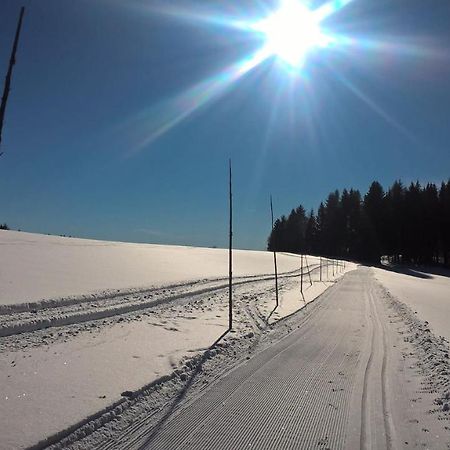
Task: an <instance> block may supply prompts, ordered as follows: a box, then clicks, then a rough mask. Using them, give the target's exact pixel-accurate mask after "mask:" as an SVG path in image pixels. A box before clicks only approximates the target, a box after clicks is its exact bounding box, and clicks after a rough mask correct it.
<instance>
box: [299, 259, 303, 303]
mask: <svg viewBox="0 0 450 450" xmlns="http://www.w3.org/2000/svg"><path fill="white" fill-rule="evenodd" d="M300 261H301V262H300V292H301V294H302V296H303V254H301V255H300Z"/></svg>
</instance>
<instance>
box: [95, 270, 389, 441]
mask: <svg viewBox="0 0 450 450" xmlns="http://www.w3.org/2000/svg"><path fill="white" fill-rule="evenodd" d="M348 276H350V277H351V274H350V275H347V277H348ZM356 277H358V275H356ZM356 282H358V279H357V278H356ZM354 283H355V279H354V278H353V279H351V278H348V279H347V281H346V279H344V280H343V281H342V282H341V283H339V284H337V285H335V286H334V287H333V288H331V289H329V290H328V291H326V293H325V294H324V295H323V296H322V297H321V300H320V303H319V304H318V305H317V307H316V308H315V310H314V314H311V315H309V316H307V317H306V319H305V320H304V321H303V322H302V323H301V326H300V328H299V329H297V330H296V331H294V332H292V333H291V334H289V335H288V336H287V337H286V338H284V339H283V340H282V341H280V342H279V343H277V344H275V345H273V346H271V347H269V348H268V349H266V350H264V351H262V352H261V353H259V354H257V355H256V356H255V357H254V358H252V359H250V360H249V361H248V362H247V363H246V364H243V365H241V366H239V367H238V368H237V369H235V370H234V371H232V372H231V373H229V374H228V375H226V376H225V377H223V378H222V379H221V380H219V381H218V382H216V383H215V384H214V385H213V386H212V387H211V388H209V389H207V390H206V391H205V392H204V393H203V395H201V397H199V398H197V399H195V400H194V401H192V402H191V403H189V404H188V405H186V406H184V407H180V408H179V409H177V410H176V411H175V412H174V413H173V414H172V415H171V417H170V418H169V419H168V420H167V422H165V423H160V424H159V426H158V425H156V426H154V424H153V423H152V422H151V421H148V423H146V421H145V420H144V421H142V422H141V423H139V424H134V425H133V426H132V427H131V428H130V429H129V430H127V432H126V433H124V434H123V435H122V436H121V437H120V438H119V439H116V440H115V441H114V442H108V443H107V444H105V445H103V446H100V447H99V448H101V449H102V450H112V449H119V448H120V449H128V450H136V449H140V450H143V449H150V448H151V449H167V448H177V449H186V448H189V449H197V448H198V449H213V448H214V449H236V448H258V449H266V448H267V449H269V448H270V449H274V448H283V449H294V448H295V449H298V448H302V449H311V448H319V449H327V448H330V449H331V448H332V449H343V448H345V441H346V424H347V420H348V412H349V403H350V398H351V396H352V392H353V385H354V383H355V375H356V373H357V370H358V367H359V362H360V357H359V355H360V349H361V347H362V345H363V337H364V336H363V335H361V334H358V333H357V331H358V330H357V328H358V327H357V326H356V327H355V325H353V326H350V325H349V324H351V323H352V322H355V323H356V322H358V319H360V318H361V317H363V308H364V305H361V306H360V308H359V309H358V308H356V309H355V308H354V302H356V301H359V302H360V298H361V292H358V290H355V289H354V288H353V285H354ZM350 285H351V286H352V288H351V289H347V287H348V286H350ZM360 285H361V290H363V289H364V288H365V286H364V284H363V283H360ZM342 291H343V292H346V293H347V292H348V293H349V294H351V295H346V296H341V297H340V298H339V304H338V305H337V304H336V301H337V299H336V298H335V296H336V294H337V293H339V292H342ZM369 301H370V299H369V298H366V300H365V302H364V304H366V303H369ZM360 303H361V302H360ZM369 306H370V305H369ZM370 307H371V308H372V306H370ZM345 319H347V320H345ZM380 326H381V324H380ZM379 337H380V338H381V335H380V336H379ZM377 356H379V355H378V354H377ZM378 359H379V358H377V360H378Z"/></svg>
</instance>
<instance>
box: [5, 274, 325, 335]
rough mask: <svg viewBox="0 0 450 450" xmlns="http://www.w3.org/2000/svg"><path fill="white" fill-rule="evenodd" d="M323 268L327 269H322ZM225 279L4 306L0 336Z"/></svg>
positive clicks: (154, 301) (210, 287) (184, 295)
mask: <svg viewBox="0 0 450 450" xmlns="http://www.w3.org/2000/svg"><path fill="white" fill-rule="evenodd" d="M323 267H326V266H323ZM318 270H319V266H318V265H311V266H310V268H309V271H308V272H304V276H308V274H310V273H313V272H317V271H318ZM299 274H300V271H299V270H295V271H291V272H285V273H281V274H279V278H280V279H283V278H290V277H298V276H299ZM273 278H274V277H273V275H271V274H263V275H256V276H247V277H235V278H234V281H233V285H234V286H240V285H244V284H250V283H258V282H261V281H267V280H271V279H273ZM227 280H228V279H227V278H225V277H223V278H216V279H212V280H195V281H192V282H189V283H183V284H178V285H171V286H164V287H160V288H149V289H142V290H130V291H128V292H120V293H118V292H113V293H108V294H106V295H99V296H95V295H92V296H83V297H78V298H66V299H60V300H59V301H58V300H48V301H44V302H42V303H32V304H19V305H11V306H4V307H3V308H2V309H1V310H0V337H6V336H12V335H16V334H20V333H27V332H33V331H38V330H42V329H45V328H50V327H60V326H64V325H71V324H76V323H82V322H87V321H91V320H101V319H105V318H108V317H113V316H118V315H121V314H126V313H130V312H135V311H140V310H145V309H148V308H152V307H155V306H157V305H160V304H165V303H170V302H172V301H175V300H183V299H186V300H189V298H191V297H193V296H196V295H200V294H205V293H208V292H215V291H220V290H223V289H227V288H228V281H227Z"/></svg>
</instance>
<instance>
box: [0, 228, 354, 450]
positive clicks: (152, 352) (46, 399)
mask: <svg viewBox="0 0 450 450" xmlns="http://www.w3.org/2000/svg"><path fill="white" fill-rule="evenodd" d="M0 251H1V253H0V304H2V303H3V304H9V305H11V304H15V303H24V302H31V301H40V300H45V299H55V300H56V303H57V304H58V299H59V298H62V297H64V296H78V295H84V294H88V293H93V294H96V293H98V292H100V293H101V294H103V293H104V292H105V290H106V291H110V290H117V289H133V288H139V287H151V286H163V288H162V289H160V290H158V291H156V293H155V294H153V295H154V296H155V297H156V298H158V296H163V297H164V296H166V295H167V298H168V300H167V301H164V302H162V303H160V304H158V305H156V306H147V305H146V304H145V301H146V300H148V292H143V293H139V292H137V294H136V293H135V294H136V295H134V294H133V295H130V296H128V294H125V299H124V301H125V300H126V299H127V298H128V297H129V298H128V300H129V301H132V302H137V303H139V302H141V303H142V305H143V306H142V308H141V309H138V310H136V309H134V310H133V311H132V312H129V313H126V314H125V313H122V312H120V313H119V314H118V315H115V314H112V315H111V316H107V317H106V318H104V319H101V320H92V321H90V320H88V321H78V320H76V319H74V320H73V321H71V322H70V325H68V326H57V325H56V326H53V325H52V326H50V328H47V329H45V328H44V329H39V330H38V331H36V332H33V333H23V334H17V335H13V336H10V337H5V338H0V386H2V391H1V393H0V449H3V448H26V447H28V446H30V445H34V444H36V443H37V442H39V441H41V440H43V439H45V438H47V437H49V436H51V435H54V434H55V433H58V432H60V431H62V430H64V429H67V428H68V427H71V426H72V425H74V424H76V423H80V422H81V421H83V420H84V419H85V418H87V417H88V416H90V415H92V414H95V413H96V412H98V411H100V410H104V409H105V408H107V407H108V406H109V405H111V404H114V403H115V402H117V401H119V400H120V399H121V393H122V392H123V391H127V390H130V391H137V390H139V389H140V388H142V387H143V386H145V385H147V384H148V383H151V382H153V381H155V380H157V379H159V378H160V377H163V376H165V375H168V374H171V373H173V371H174V369H177V368H178V369H179V370H181V371H183V370H184V369H183V364H184V363H185V361H187V360H189V358H192V357H193V356H195V355H198V354H200V353H202V352H203V351H204V350H205V349H206V348H208V347H209V346H210V345H211V344H212V343H213V342H214V341H215V340H216V339H217V338H218V337H219V336H221V335H222V334H223V333H224V332H225V331H226V329H227V325H228V293H227V290H226V289H219V290H214V289H209V290H206V291H204V292H201V293H198V286H197V285H196V284H195V283H194V284H192V285H190V284H186V285H185V286H184V285H183V286H182V287H181V288H180V287H169V288H166V287H165V286H166V285H173V284H176V283H180V282H181V283H182V282H188V281H192V280H204V279H206V278H210V279H215V278H226V276H227V275H228V252H227V250H225V249H210V248H193V247H192V248H191V247H179V246H163V245H150V244H127V243H120V242H102V241H93V240H86V239H76V238H63V237H55V236H45V235H37V234H30V233H24V232H14V231H1V232H0ZM277 259H278V268H279V273H280V276H281V278H280V280H279V283H280V306H279V308H278V309H277V311H275V312H274V311H273V309H274V302H275V293H274V281H273V279H267V278H264V277H263V278H259V277H258V278H257V279H255V280H254V281H252V280H250V282H249V283H247V282H246V283H244V284H241V285H236V286H235V287H234V290H233V291H234V302H235V306H234V316H235V317H234V324H233V333H231V334H229V335H228V338H225V339H224V342H227V339H228V340H229V342H230V345H231V341H233V342H235V343H234V344H233V346H235V347H233V348H236V349H237V350H238V349H239V347H240V346H241V344H240V342H245V341H246V337H248V335H249V333H259V332H261V327H264V326H265V325H264V322H263V321H264V318H269V317H270V319H269V320H270V322H271V323H273V322H275V321H277V320H279V319H280V318H283V317H285V316H287V315H289V314H292V313H294V312H295V311H297V310H299V309H301V308H302V307H303V306H304V305H305V304H306V303H308V302H309V301H312V300H314V299H315V298H316V297H317V296H318V295H320V294H321V293H322V292H323V291H324V290H325V289H326V288H327V287H328V286H330V285H331V284H332V283H333V280H335V279H336V278H337V277H340V276H341V275H342V273H343V271H342V268H341V269H340V270H339V273H338V272H337V271H336V273H335V275H334V274H333V272H334V270H335V268H333V266H332V265H330V266H328V270H327V268H326V266H324V267H323V279H322V281H320V275H319V274H320V272H319V270H318V263H319V259H318V258H315V257H308V258H307V259H308V260H307V261H306V260H305V261H304V262H305V264H308V270H309V269H311V268H314V270H313V271H312V272H311V273H312V280H313V281H314V283H313V285H312V286H310V285H309V284H310V283H309V277H306V275H305V278H304V298H303V297H302V296H301V295H300V289H299V276H298V273H296V274H295V275H292V274H289V276H284V277H283V273H286V272H292V271H294V270H298V269H299V268H300V258H299V257H298V255H291V254H281V253H279V254H277ZM233 263H234V271H233V272H234V275H235V276H246V275H252V276H255V275H265V274H272V273H273V254H272V253H270V252H262V251H247V250H235V251H234V257H233ZM324 264H325V263H324ZM353 268H355V265H354V264H347V268H346V269H347V270H352V269H353ZM208 283H209V282H207V283H206V284H203V285H201V286H200V287H202V286H203V287H204V286H206V287H208V286H214V285H215V284H214V283H213V284H212V285H211V284H208ZM216 284H217V283H216ZM222 284H223V283H222ZM181 291H182V292H184V293H185V294H187V295H186V296H185V297H183V298H178V299H175V297H173V299H171V297H170V296H171V295H172V296H174V295H175V294H176V293H177V292H181ZM155 297H154V298H155ZM128 300H127V301H128ZM115 301H116V300H115V299H114V298H111V299H109V298H106V299H105V300H104V301H102V302H103V303H102V302H96V295H93V296H92V300H89V301H87V300H86V299H85V300H84V301H83V302H81V303H80V304H79V305H75V306H77V308H81V309H82V310H88V308H89V307H95V308H94V309H95V310H98V309H100V308H104V309H106V310H107V309H108V308H109V306H108V304H109V303H111V304H112V303H114V302H115ZM44 306H45V305H44ZM70 308H72V306H71V305H68V306H67V307H66V306H65V305H64V303H61V306H60V308H49V309H48V310H45V308H44V309H42V310H41V309H38V310H37V311H31V312H27V311H25V312H23V313H16V312H14V311H11V312H10V313H7V314H5V315H4V316H3V318H4V320H6V319H7V320H12V321H14V320H18V321H20V320H29V317H35V318H36V320H38V319H39V317H41V315H42V314H49V316H42V317H47V318H48V320H50V322H48V323H49V324H50V323H51V320H52V319H51V315H54V316H55V317H57V316H58V314H60V315H64V314H66V315H68V314H69V312H66V311H69V310H70ZM46 311H47V312H46ZM89 314H90V313H89ZM24 315H25V316H24ZM0 317H1V316H0ZM30 320H31V319H30ZM46 320H47V319H46Z"/></svg>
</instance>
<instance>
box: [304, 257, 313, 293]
mask: <svg viewBox="0 0 450 450" xmlns="http://www.w3.org/2000/svg"><path fill="white" fill-rule="evenodd" d="M305 263H306V270H307V273H308V276H309V284H310V285H311V286H312V285H313V282H312V278H311V271H310V270H309V264H308V258H307V257H306V255H305Z"/></svg>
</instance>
